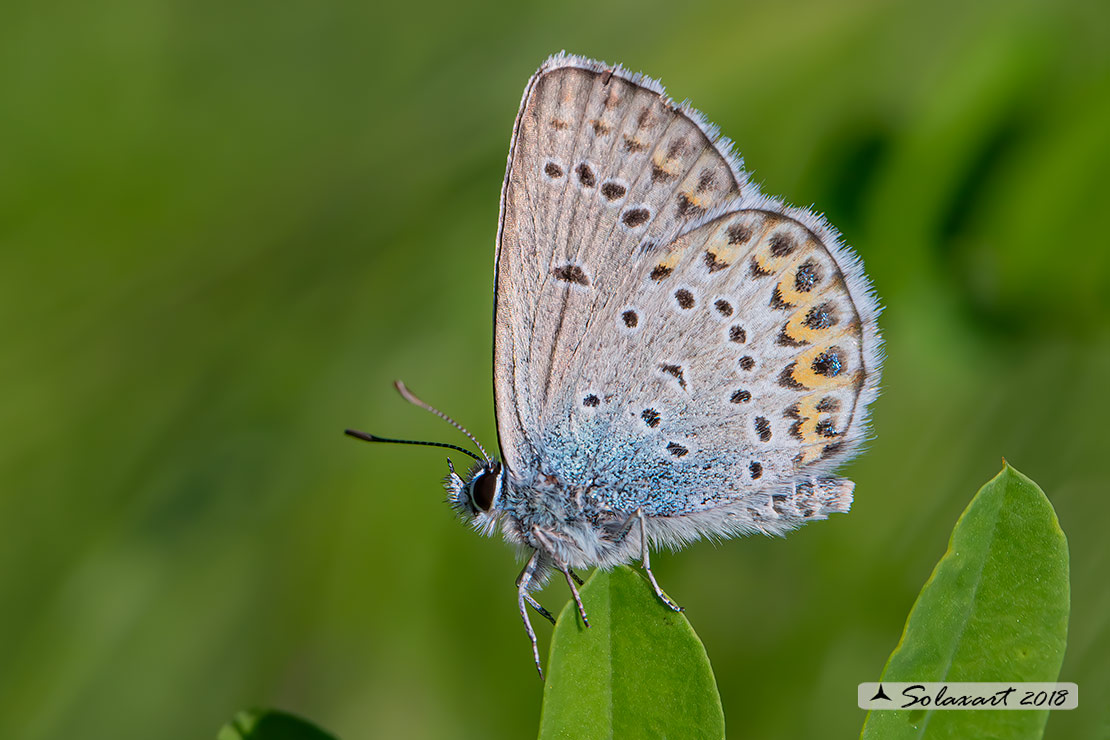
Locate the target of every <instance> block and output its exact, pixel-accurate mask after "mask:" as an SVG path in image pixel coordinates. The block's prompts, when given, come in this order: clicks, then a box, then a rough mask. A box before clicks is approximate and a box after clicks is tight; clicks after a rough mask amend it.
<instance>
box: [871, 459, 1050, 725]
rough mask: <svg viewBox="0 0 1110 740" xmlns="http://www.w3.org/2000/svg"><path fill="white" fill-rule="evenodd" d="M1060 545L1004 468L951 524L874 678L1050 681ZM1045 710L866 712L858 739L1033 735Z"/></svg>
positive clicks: (1034, 501) (1034, 496) (1027, 488)
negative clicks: (939, 555)
mask: <svg viewBox="0 0 1110 740" xmlns="http://www.w3.org/2000/svg"><path fill="white" fill-rule="evenodd" d="M1069 608H1070V593H1069V581H1068V543H1067V540H1066V539H1065V537H1064V533H1063V532H1062V531H1061V530H1060V524H1059V522H1057V520H1056V512H1055V511H1053V509H1052V504H1050V503H1049V501H1048V499H1047V498H1046V497H1045V495H1044V493H1043V492H1042V491H1041V489H1040V488H1038V487H1037V484H1036V483H1034V482H1033V481H1031V480H1029V479H1028V478H1026V477H1025V476H1024V475H1022V474H1021V473H1019V472H1018V471H1016V470H1014V469H1013V468H1012V467H1010V466H1009V465H1005V466H1004V467H1003V468H1002V472H1001V473H999V474H998V475H997V476H995V477H994V479H992V480H991V481H990V482H988V483H987V484H986V485H985V486H983V487H982V488H981V489H980V490H979V493H978V494H976V496H975V498H974V499H972V501H971V503H970V504H969V505H968V507H967V509H966V510H965V511H964V513H963V514H962V515H961V516H960V519H959V521H957V522H956V527H955V529H953V530H952V538H951V539H950V540H949V543H948V551H947V552H946V553H945V554H944V557H942V558H941V559H940V562H939V563H937V567H936V569H935V570H933V575H932V576H931V577H930V578H929V580H928V581H927V582H926V583H925V587H924V588H922V589H921V594H920V595H919V596H918V597H917V602H916V603H915V604H914V606H913V609H912V610H911V611H910V616H909V619H908V620H907V621H906V629H905V631H904V632H903V633H902V640H901V642H899V643H898V647H896V648H895V649H894V652H893V653H892V654H891V656H890V660H888V661H887V664H886V668H885V669H884V670H883V675H882V680H884V681H1014V682H1017V681H1055V680H1056V679H1057V678H1058V677H1059V675H1060V664H1061V662H1062V661H1063V659H1064V648H1065V646H1066V644H1067V636H1068V611H1069ZM1047 719H1048V712H1047V711H1045V710H1041V711H1000V710H995V711H989V710H968V711H964V710H960V711H951V710H948V711H933V710H931V709H930V710H926V709H918V710H909V711H885V710H884V711H878V710H876V711H872V712H870V713H869V714H868V715H867V719H866V721H865V722H864V726H863V738H864V740H899V739H900V738H971V737H984V738H985V737H996V738H1003V737H1004V738H1008V739H1009V738H1039V737H1040V736H1041V734H1042V733H1043V731H1044V724H1045V721H1046V720H1047Z"/></svg>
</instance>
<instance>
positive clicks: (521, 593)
mask: <svg viewBox="0 0 1110 740" xmlns="http://www.w3.org/2000/svg"><path fill="white" fill-rule="evenodd" d="M539 563H540V552H539V550H537V551H536V552H534V553H532V557H531V558H529V559H528V563H527V565H525V566H524V570H522V571H520V575H519V576H517V579H516V603H517V608H518V609H520V618H521V619H523V620H524V631H525V632H527V633H528V639H529V640H531V641H532V657H533V659H534V660H535V661H536V670H537V671H539V674H540V680H543V665H541V664H540V647H539V644H538V643H537V642H536V631H535V630H534V629H532V620H531V619H529V618H528V607H529V606H531V607H532V608H533V609H535V610H536V611H537V612H539V613H540V614H541V615H543V616H544V617H546V618H547V619H550V620H551V623H552V624H554V623H555V619H554V618H553V617H552V616H551V612H549V611H547V609H544V608H543V607H542V606H540V604H539V602H537V601H536V600H535V599H534V598H532V595H531V594H530V593H528V587H529V586H531V585H532V578H533V577H535V575H536V569H537V568H539Z"/></svg>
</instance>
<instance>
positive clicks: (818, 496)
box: [544, 194, 880, 540]
mask: <svg viewBox="0 0 1110 740" xmlns="http://www.w3.org/2000/svg"><path fill="white" fill-rule="evenodd" d="M876 313H877V311H876V305H875V301H874V299H873V297H872V295H871V293H870V290H869V288H868V286H867V283H866V279H865V278H864V276H863V273H862V269H861V266H860V265H859V262H858V261H857V260H855V259H854V258H853V257H851V255H849V254H848V253H847V252H846V250H845V249H844V248H843V247H841V246H839V245H838V241H837V238H836V235H835V234H834V233H833V232H832V231H831V229H829V228H828V227H827V226H826V225H825V224H824V223H823V222H821V221H820V220H819V219H817V218H816V217H814V216H813V215H811V214H808V213H806V212H803V211H797V210H794V209H790V208H786V207H784V206H782V205H781V204H779V203H777V202H775V201H772V200H770V199H768V198H765V197H763V196H760V195H758V194H749V195H746V196H744V197H743V198H742V199H741V200H740V201H739V202H738V203H735V204H732V205H730V206H729V207H728V209H727V210H726V211H725V212H723V213H722V214H719V215H716V216H712V217H710V218H708V220H706V222H705V223H703V224H701V225H699V226H697V227H695V228H693V229H692V230H690V231H689V232H687V233H684V234H682V235H680V236H679V237H678V238H677V239H675V240H674V241H673V242H672V243H670V244H668V245H665V246H663V247H659V248H656V249H652V250H649V251H645V252H644V253H642V254H640V255H639V259H638V260H637V261H636V262H635V264H634V265H633V267H632V268H631V269H630V270H628V272H627V273H626V274H625V275H624V276H623V280H622V282H621V283H620V287H619V288H618V289H617V290H616V291H615V292H614V294H613V296H612V300H611V301H610V302H608V303H607V304H606V305H604V306H603V307H602V308H601V309H600V310H597V311H596V312H595V313H594V314H593V316H592V318H591V321H590V322H589V323H588V324H587V326H586V327H584V331H583V333H582V336H581V338H580V342H579V343H578V345H577V346H576V348H575V350H574V352H573V353H571V354H570V355H569V357H566V358H563V357H560V362H561V363H562V365H561V366H562V367H565V372H564V373H563V374H562V375H561V376H560V378H559V380H558V382H559V387H561V388H565V389H566V393H565V394H563V395H562V396H561V397H560V398H559V399H558V400H557V401H554V399H553V405H552V406H551V408H550V409H549V410H548V416H547V417H546V420H547V422H548V424H549V426H548V427H546V428H545V430H544V431H545V437H544V449H545V452H546V453H547V455H548V459H549V460H550V461H552V464H554V465H555V466H557V469H556V470H554V471H553V472H554V474H555V475H557V476H559V477H560V479H561V480H565V481H566V482H567V483H568V484H569V485H571V486H572V487H573V486H587V487H596V488H599V489H601V490H604V491H614V492H615V494H614V495H613V496H612V497H611V498H612V500H611V501H610V505H611V506H612V507H613V508H614V509H617V510H621V511H627V510H635V509H639V508H642V509H643V510H644V512H645V513H647V514H649V515H650V516H652V517H656V518H672V517H676V516H679V515H681V519H682V521H681V522H672V524H673V527H671V528H670V529H669V530H668V529H665V528H662V527H657V528H656V533H657V534H658V535H659V536H660V537H661V538H663V539H672V540H682V539H689V538H690V537H693V536H697V535H698V534H703V533H705V532H717V533H732V532H749V531H756V530H759V531H765V532H772V533H774V532H782V531H785V530H788V529H791V528H793V527H795V526H798V525H799V524H801V523H803V522H804V521H805V520H807V519H811V518H824V517H825V516H826V515H827V514H829V513H831V512H834V511H846V510H847V509H848V507H849V505H850V503H851V490H852V484H851V483H850V482H848V481H843V480H841V479H837V478H832V477H830V474H831V472H832V471H833V469H834V468H835V467H836V466H837V465H839V464H841V463H843V462H844V461H845V460H846V459H848V458H849V457H850V456H851V455H853V454H854V453H855V452H856V451H858V449H859V446H860V444H861V442H862V441H863V440H864V438H865V437H866V433H867V408H868V405H869V404H870V403H871V401H872V400H873V399H874V398H875V396H876V395H877V393H878V380H879V359H880V358H879V336H878V332H877V324H876ZM595 398H596V399H597V403H596V404H595V403H594V401H593V400H592V399H595ZM556 404H557V405H556Z"/></svg>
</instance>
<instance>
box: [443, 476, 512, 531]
mask: <svg viewBox="0 0 1110 740" xmlns="http://www.w3.org/2000/svg"><path fill="white" fill-rule="evenodd" d="M447 468H448V473H447V477H446V478H444V479H443V485H444V487H445V488H446V489H447V501H448V503H450V504H451V508H453V509H454V510H455V511H456V512H457V513H458V515H459V517H460V518H462V519H463V520H465V521H467V522H469V523H470V524H471V526H473V527H474V528H475V529H477V530H478V531H479V532H481V533H482V534H483V535H489V534H492V533H493V530H494V528H495V526H496V524H497V518H498V512H499V510H500V503H501V488H502V486H503V485H504V480H505V473H504V468H503V467H502V466H501V463H499V462H497V461H496V460H480V461H478V462H476V463H474V465H473V466H471V468H470V471H469V472H468V473H467V474H466V478H465V479H464V478H463V477H462V476H460V475H459V474H458V473H456V472H455V466H454V465H453V464H452V463H451V459H450V458H448V459H447Z"/></svg>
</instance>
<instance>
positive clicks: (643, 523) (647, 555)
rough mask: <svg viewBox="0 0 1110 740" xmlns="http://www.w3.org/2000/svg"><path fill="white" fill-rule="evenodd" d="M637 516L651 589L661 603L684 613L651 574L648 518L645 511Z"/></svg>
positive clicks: (643, 556)
mask: <svg viewBox="0 0 1110 740" xmlns="http://www.w3.org/2000/svg"><path fill="white" fill-rule="evenodd" d="M636 516H637V517H639V519H640V556H641V560H642V561H643V565H644V570H645V571H647V577H648V580H649V581H651V587H652V588H654V589H655V595H656V596H658V597H659V600H660V601H662V602H663V603H664V604H666V605H667V606H669V607H670V608H671V609H674V610H675V611H676V612H680V611H684V610H683V608H682V607H681V606H679V605H678V604H676V603H674V601H673V600H672V599H671V597H670V596H667V594H665V593H664V592H663V589H661V588H659V584H658V583H657V582H656V580H655V574H654V573H652V572H651V551H650V550H649V548H648V538H647V518H646V517H645V516H644V510H643V509H637V510H636Z"/></svg>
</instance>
